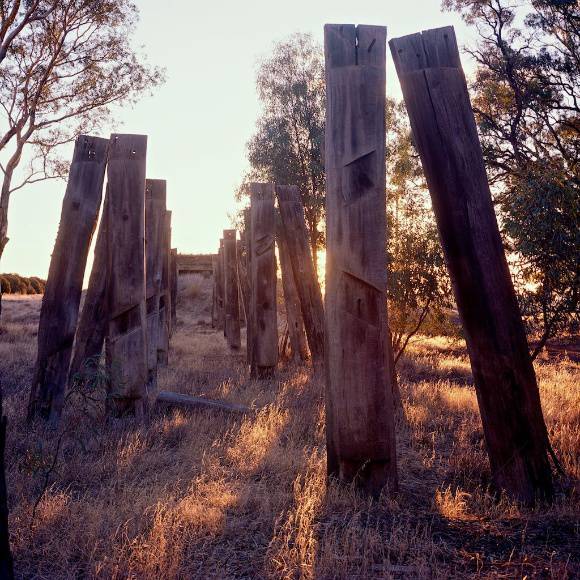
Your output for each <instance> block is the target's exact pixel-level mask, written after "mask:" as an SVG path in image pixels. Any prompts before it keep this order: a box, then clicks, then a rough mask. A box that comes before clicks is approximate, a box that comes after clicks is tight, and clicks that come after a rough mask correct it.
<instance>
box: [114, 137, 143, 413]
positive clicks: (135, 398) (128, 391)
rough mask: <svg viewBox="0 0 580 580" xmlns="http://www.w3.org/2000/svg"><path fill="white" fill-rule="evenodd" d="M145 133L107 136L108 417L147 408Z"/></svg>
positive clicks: (137, 411)
mask: <svg viewBox="0 0 580 580" xmlns="http://www.w3.org/2000/svg"><path fill="white" fill-rule="evenodd" d="M146 154H147V137H146V136H145V135H118V134H117V135H112V136H111V143H110V152H109V165H108V169H107V181H108V187H109V200H108V219H109V224H108V237H109V240H108V252H109V314H110V318H109V326H108V332H107V367H108V371H109V378H110V392H109V408H110V411H111V412H112V413H113V414H116V415H120V414H124V413H127V412H129V413H134V414H135V415H136V416H137V417H138V418H139V419H142V418H144V415H145V413H146V412H147V410H148V394H147V382H148V370H147V321H146V305H145V302H146V298H145V165H146Z"/></svg>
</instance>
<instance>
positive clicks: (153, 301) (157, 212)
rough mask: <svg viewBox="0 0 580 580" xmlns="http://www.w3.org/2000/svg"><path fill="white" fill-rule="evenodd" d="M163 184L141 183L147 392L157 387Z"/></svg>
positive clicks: (165, 193) (163, 222) (164, 200)
mask: <svg viewBox="0 0 580 580" xmlns="http://www.w3.org/2000/svg"><path fill="white" fill-rule="evenodd" d="M166 199H167V183H166V181H165V180H164V179H147V181H146V184H145V254H146V268H145V271H146V298H147V304H146V308H147V365H148V370H149V391H150V392H153V391H156V390H157V366H158V359H159V356H158V350H159V303H160V299H161V280H162V277H163V240H164V232H163V230H164V228H165V211H166V209H165V207H166Z"/></svg>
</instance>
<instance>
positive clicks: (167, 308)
mask: <svg viewBox="0 0 580 580" xmlns="http://www.w3.org/2000/svg"><path fill="white" fill-rule="evenodd" d="M170 236H171V212H170V211H167V210H166V211H165V216H164V219H163V228H162V231H161V255H162V266H161V289H160V294H159V329H158V335H157V340H158V343H157V362H158V364H159V365H162V366H167V365H168V364H169V334H170V331H171V292H170V291H169V278H170V272H171V268H170V258H171V247H170V246H171V238H170Z"/></svg>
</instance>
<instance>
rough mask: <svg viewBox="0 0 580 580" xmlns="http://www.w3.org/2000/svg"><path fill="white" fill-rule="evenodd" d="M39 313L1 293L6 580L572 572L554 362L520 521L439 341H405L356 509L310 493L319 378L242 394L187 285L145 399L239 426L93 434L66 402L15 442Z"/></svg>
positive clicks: (241, 371)
mask: <svg viewBox="0 0 580 580" xmlns="http://www.w3.org/2000/svg"><path fill="white" fill-rule="evenodd" d="M39 305H40V301H39V299H38V298H34V297H30V298H29V297H24V298H21V297H18V298H12V297H7V298H5V302H4V314H5V318H4V321H3V324H2V328H3V330H2V334H1V335H0V373H1V375H0V376H1V377H2V382H3V385H4V390H5V393H6V413H7V415H8V417H9V421H10V423H9V441H8V449H7V463H8V473H7V477H8V487H9V492H10V497H9V502H10V508H11V515H10V525H11V532H12V546H13V551H14V556H15V560H16V569H17V572H18V576H19V577H21V578H77V577H78V578H80V577H84V578H86V577H102V578H163V579H165V578H233V577H245V578H260V577H270V578H389V577H394V578H454V577H471V576H478V577H497V578H513V577H516V578H520V577H524V576H527V577H534V576H539V577H551V578H572V577H574V576H577V575H578V574H580V568H579V567H578V559H579V556H580V548H579V546H580V529H579V523H578V522H579V517H578V516H579V515H580V510H579V506H578V491H577V490H576V491H575V490H574V487H573V483H572V482H573V481H574V480H577V479H578V477H579V476H580V460H579V455H580V453H579V452H580V393H579V387H578V383H579V380H578V377H579V369H578V366H577V365H575V364H574V363H572V362H570V361H565V360H562V361H550V360H542V361H540V362H539V363H538V365H537V372H538V376H539V379H540V384H541V391H542V400H543V404H544V410H545V413H546V418H547V421H548V424H549V429H550V433H551V436H552V441H553V444H554V447H555V449H556V452H557V453H558V455H559V456H560V458H561V460H562V462H563V464H564V467H565V469H566V473H567V478H564V479H561V480H560V481H559V482H558V486H559V488H558V489H559V495H558V498H557V500H556V502H555V503H554V504H553V505H552V506H542V507H538V508H536V509H526V508H522V507H520V506H518V505H516V504H514V503H512V502H510V501H508V500H507V499H506V498H499V499H498V498H495V497H493V496H492V495H491V494H490V493H489V492H488V488H487V486H488V484H489V470H488V465H487V460H486V456H485V452H484V448H483V439H482V434H481V428H480V421H479V416H478V412H477V404H476V400H475V394H474V391H473V388H472V386H471V378H470V372H469V364H468V361H467V358H466V355H465V351H464V348H463V346H462V345H461V344H458V343H452V342H450V341H447V340H445V339H424V340H422V341H420V342H418V343H416V344H415V345H414V346H413V347H412V348H411V350H410V353H409V355H408V356H407V357H406V358H405V359H404V360H403V361H402V365H401V369H400V370H401V390H402V395H403V401H404V416H401V417H400V418H399V421H398V429H397V431H398V448H399V470H400V479H401V490H400V492H399V494H397V495H396V496H395V497H393V498H389V497H388V496H387V495H385V496H384V497H383V498H382V499H381V500H380V501H378V502H372V501H369V500H366V499H364V498H362V497H360V496H358V495H357V494H356V493H355V492H354V491H353V490H352V489H348V488H347V489H345V488H341V487H338V486H336V485H334V484H331V485H329V486H328V485H327V484H326V481H325V456H324V453H325V452H324V413H323V406H322V385H321V382H320V380H319V379H313V378H312V377H311V375H310V372H309V370H308V369H306V368H297V367H288V368H285V369H283V370H282V371H281V372H280V374H279V376H278V378H277V380H275V381H272V382H268V383H260V382H255V381H249V380H248V378H247V373H246V370H245V365H244V357H243V355H241V354H235V353H231V352H229V351H228V350H227V348H226V347H225V344H224V340H223V337H222V336H221V333H219V332H216V331H214V330H212V329H211V327H210V325H209V306H210V304H209V284H208V282H207V281H204V280H199V279H197V280H195V281H188V283H187V284H183V286H182V287H181V288H180V300H179V310H178V325H177V330H176V333H175V335H174V337H173V350H172V356H171V363H170V367H169V368H168V369H164V370H163V371H162V372H161V376H160V387H161V388H163V389H172V390H177V391H181V392H185V393H192V394H197V395H204V396H208V397H213V398H217V399H224V400H227V401H232V402H237V403H243V404H246V405H250V406H254V407H256V409H259V410H258V411H257V412H256V413H255V414H254V415H252V416H249V417H246V418H244V419H242V418H237V417H236V418H231V417H227V416H224V415H219V414H216V413H212V412H195V413H190V414H183V413H179V412H176V413H174V414H172V415H168V416H163V415H155V416H153V417H152V420H151V422H150V424H149V425H148V426H147V427H146V428H143V427H139V426H137V425H135V424H133V423H132V422H131V421H127V420H126V421H119V422H109V423H106V422H104V421H103V420H102V419H101V417H100V415H99V414H96V415H94V414H92V413H91V412H90V410H89V408H85V405H84V404H83V401H82V400H81V399H75V400H74V401H73V402H72V403H71V404H70V405H69V406H68V408H67V411H66V416H65V420H64V424H63V427H62V430H61V432H59V433H54V432H46V431H44V430H43V428H42V427H41V426H36V427H35V429H33V430H29V429H28V428H27V427H26V425H25V423H24V409H25V403H26V398H27V395H28V388H29V382H30V378H31V373H32V365H33V362H34V355H35V329H36V321H37V316H38V309H39ZM57 450H58V456H57V457H56V460H55V454H56V453H57ZM53 464H54V467H53ZM35 503H37V507H36V510H35V509H34V506H35ZM33 514H34V517H33Z"/></svg>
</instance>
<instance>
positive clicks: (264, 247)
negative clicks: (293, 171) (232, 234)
mask: <svg viewBox="0 0 580 580" xmlns="http://www.w3.org/2000/svg"><path fill="white" fill-rule="evenodd" d="M250 200H251V215H252V217H251V222H252V226H251V242H250V251H251V259H250V272H251V273H250V277H251V284H250V292H251V296H250V310H251V319H252V333H251V334H252V336H251V339H252V347H251V353H252V362H251V365H250V369H251V372H252V373H253V375H254V376H256V377H257V378H266V377H271V376H272V375H273V373H274V371H275V369H276V365H277V364H278V319H277V305H276V255H275V234H276V214H275V210H274V184H273V183H251V184H250Z"/></svg>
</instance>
